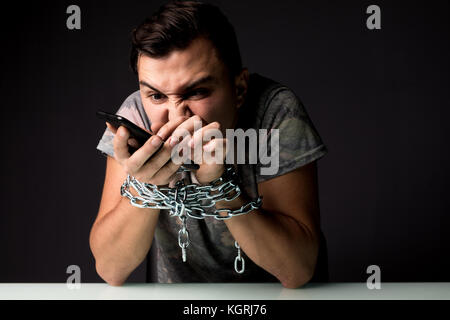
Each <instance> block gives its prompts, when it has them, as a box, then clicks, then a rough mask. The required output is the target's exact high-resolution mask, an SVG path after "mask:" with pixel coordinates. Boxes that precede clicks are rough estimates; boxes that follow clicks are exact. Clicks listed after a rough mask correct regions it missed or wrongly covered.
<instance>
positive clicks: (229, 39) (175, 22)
mask: <svg viewBox="0 0 450 320" xmlns="http://www.w3.org/2000/svg"><path fill="white" fill-rule="evenodd" d="M200 37H204V38H206V39H208V40H210V41H211V43H212V44H213V46H214V47H215V48H216V49H217V54H218V58H219V59H220V60H221V61H222V62H223V63H224V64H225V66H226V67H227V69H228V72H229V75H230V76H235V75H238V74H239V73H240V71H241V70H242V60H241V54H240V51H239V45H238V42H237V38H236V33H235V31H234V28H233V26H232V25H231V23H230V22H229V21H228V19H227V18H226V17H225V15H224V14H223V13H222V11H221V10H220V9H219V8H218V7H216V6H215V5H212V4H208V3H204V2H199V1H172V2H169V3H167V4H165V5H163V6H161V7H160V8H159V10H158V11H156V12H155V13H154V14H153V15H152V16H151V17H150V18H147V19H145V21H144V22H143V23H141V24H140V25H139V26H138V27H137V28H135V29H133V31H132V34H131V40H132V47H131V55H130V66H131V69H132V70H133V71H134V73H136V74H137V60H138V56H139V54H143V55H147V56H149V57H152V58H160V57H164V56H166V55H168V54H169V53H170V52H171V51H173V50H176V49H185V48H187V47H188V46H189V45H190V44H191V42H192V41H193V40H195V39H197V38H200Z"/></svg>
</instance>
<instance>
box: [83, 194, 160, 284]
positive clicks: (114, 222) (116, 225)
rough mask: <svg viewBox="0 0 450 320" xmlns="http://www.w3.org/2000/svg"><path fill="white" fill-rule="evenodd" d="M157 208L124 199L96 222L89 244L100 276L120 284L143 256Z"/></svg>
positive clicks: (152, 233)
mask: <svg viewBox="0 0 450 320" xmlns="http://www.w3.org/2000/svg"><path fill="white" fill-rule="evenodd" d="M158 216H159V210H156V209H142V208H137V207H133V206H132V205H131V204H130V203H129V200H128V199H127V198H122V199H121V201H120V202H119V203H118V205H117V206H116V207H115V208H114V209H113V210H111V211H110V212H109V213H107V214H105V216H103V217H102V219H100V220H99V221H96V223H95V224H94V226H93V227H92V230H91V234H90V239H89V241H90V246H91V250H92V253H93V255H94V257H95V261H96V268H97V272H98V273H99V275H100V276H101V277H102V278H103V279H104V280H105V281H107V282H108V283H111V284H116V285H120V284H121V283H122V282H124V281H125V280H126V278H128V276H129V275H130V273H131V272H132V271H133V270H134V269H136V267H138V266H139V264H140V263H141V262H142V261H143V260H144V259H145V257H146V255H147V253H148V251H149V249H150V246H151V243H152V240H153V235H154V232H155V227H156V224H157V222H158Z"/></svg>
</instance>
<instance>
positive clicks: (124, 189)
mask: <svg viewBox="0 0 450 320" xmlns="http://www.w3.org/2000/svg"><path fill="white" fill-rule="evenodd" d="M185 180H188V181H185ZM239 182H240V181H239V178H238V175H237V173H236V170H235V168H234V166H233V165H225V170H224V172H223V174H222V176H220V177H219V178H217V179H215V180H213V181H211V182H210V183H209V184H207V185H199V184H196V183H192V182H191V181H190V179H182V180H179V181H177V182H176V184H175V187H174V188H170V187H159V186H156V185H153V184H149V183H143V182H140V181H138V180H137V179H136V178H134V177H132V176H130V175H128V176H127V178H126V179H125V181H124V183H123V184H122V186H121V188H120V193H121V195H122V196H123V197H127V198H128V199H129V200H130V203H131V205H133V206H135V207H139V208H151V209H167V210H170V211H169V214H170V216H176V217H179V218H180V220H181V222H182V228H181V229H180V231H179V233H178V244H179V246H180V248H181V249H182V258H183V262H185V261H186V248H187V246H188V245H189V232H188V231H187V229H186V219H187V218H188V217H190V218H194V219H204V218H205V217H214V218H215V219H217V220H226V219H230V218H232V217H234V216H239V215H243V214H247V213H249V212H251V211H252V210H255V209H258V208H260V207H261V205H262V198H261V197H258V198H257V199H256V200H252V201H250V202H247V203H246V204H244V205H243V206H241V207H240V208H239V209H235V210H233V209H229V208H220V209H218V208H216V207H215V205H216V203H217V202H219V201H232V200H234V199H236V198H237V197H239V196H240V195H241V189H240V187H239ZM130 187H132V188H133V189H134V190H136V192H137V194H138V195H137V196H133V194H132V193H131V192H130ZM221 212H225V213H226V215H225V216H222V215H220V213H221ZM235 246H236V248H238V256H237V257H236V259H238V260H239V261H241V265H242V266H241V268H240V269H239V270H238V268H237V260H236V259H235V270H236V272H238V273H243V272H244V259H243V258H242V257H241V252H240V247H239V244H238V243H237V242H236V241H235Z"/></svg>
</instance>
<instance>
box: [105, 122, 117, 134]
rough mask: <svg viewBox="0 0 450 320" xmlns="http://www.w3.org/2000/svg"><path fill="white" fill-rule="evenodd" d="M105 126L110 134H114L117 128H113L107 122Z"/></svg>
mask: <svg viewBox="0 0 450 320" xmlns="http://www.w3.org/2000/svg"><path fill="white" fill-rule="evenodd" d="M106 126H107V127H108V129H109V130H110V131H112V133H114V134H116V132H117V128H115V127H113V126H112V125H111V124H109V122H106Z"/></svg>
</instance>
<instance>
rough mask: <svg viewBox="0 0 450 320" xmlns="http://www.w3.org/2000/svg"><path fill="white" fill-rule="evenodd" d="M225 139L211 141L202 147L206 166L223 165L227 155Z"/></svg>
mask: <svg viewBox="0 0 450 320" xmlns="http://www.w3.org/2000/svg"><path fill="white" fill-rule="evenodd" d="M227 142H228V141H227V139H224V138H221V139H213V140H211V141H209V142H208V143H206V144H205V145H203V148H202V149H203V150H202V151H203V159H202V161H204V162H205V163H207V164H223V163H224V162H225V159H226V154H227Z"/></svg>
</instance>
